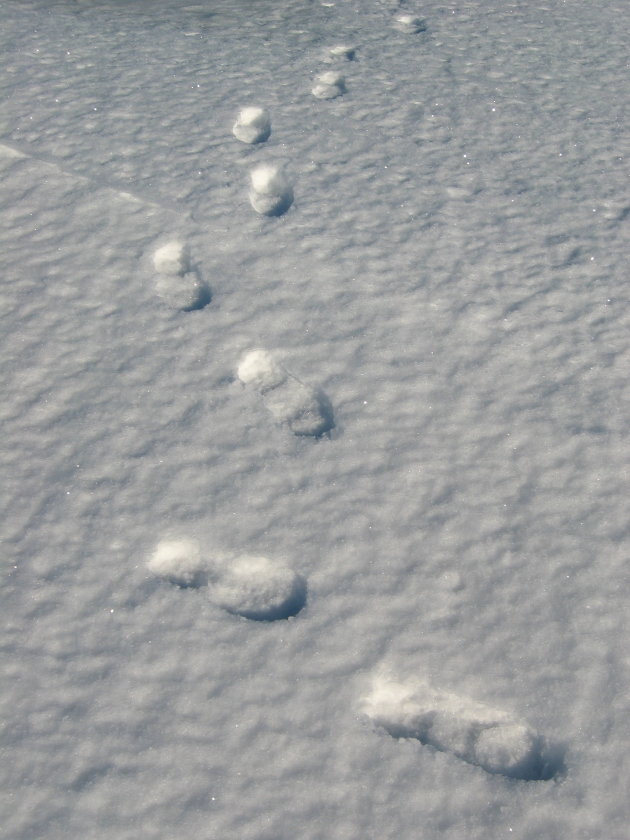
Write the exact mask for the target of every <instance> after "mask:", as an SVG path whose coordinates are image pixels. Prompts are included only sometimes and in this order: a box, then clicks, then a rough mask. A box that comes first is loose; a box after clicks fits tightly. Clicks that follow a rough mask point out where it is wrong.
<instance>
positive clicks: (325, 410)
mask: <svg viewBox="0 0 630 840" xmlns="http://www.w3.org/2000/svg"><path fill="white" fill-rule="evenodd" d="M237 375H238V378H239V379H240V381H241V382H242V383H243V384H244V385H248V386H250V387H252V388H254V389H255V390H256V391H258V393H259V394H260V395H261V397H262V400H263V402H264V404H265V406H266V407H267V409H268V410H269V412H270V413H271V414H272V415H273V417H275V418H276V420H278V421H280V422H281V423H286V424H287V425H288V426H289V428H290V429H291V431H292V432H293V434H295V435H307V436H311V437H320V436H321V435H323V434H324V433H325V432H328V431H330V430H331V429H332V428H333V426H334V421H333V417H332V410H331V408H330V405H329V403H328V400H327V399H326V397H325V396H324V395H323V394H321V393H319V392H318V391H316V390H315V389H314V388H311V387H310V386H309V385H305V384H304V383H303V382H300V380H299V379H297V377H295V376H293V374H291V373H289V372H288V371H287V370H285V369H284V368H283V367H282V366H281V365H279V364H278V363H277V362H276V361H275V359H274V358H273V357H272V355H271V354H270V353H268V352H267V351H266V350H252V351H251V352H249V353H247V354H246V355H245V356H244V357H243V358H242V359H241V362H240V364H239V366H238V369H237Z"/></svg>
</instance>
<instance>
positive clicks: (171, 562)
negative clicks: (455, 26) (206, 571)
mask: <svg viewBox="0 0 630 840" xmlns="http://www.w3.org/2000/svg"><path fill="white" fill-rule="evenodd" d="M147 566H148V568H149V570H150V571H151V572H153V574H154V575H157V576H158V577H161V578H164V579H165V580H168V581H170V582H171V583H174V584H176V585H177V586H197V585H200V584H201V583H202V578H203V562H202V559H201V550H200V548H199V544H198V543H197V541H196V540H192V539H188V538H184V537H182V538H181V539H167V540H161V541H160V542H159V543H158V544H157V545H156V547H155V549H154V551H153V554H152V555H151V556H150V557H149V559H148V561H147Z"/></svg>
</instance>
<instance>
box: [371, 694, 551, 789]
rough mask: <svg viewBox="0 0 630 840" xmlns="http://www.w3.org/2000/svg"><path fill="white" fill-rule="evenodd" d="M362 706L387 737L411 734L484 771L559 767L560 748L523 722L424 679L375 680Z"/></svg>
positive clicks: (518, 774)
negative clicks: (410, 681)
mask: <svg viewBox="0 0 630 840" xmlns="http://www.w3.org/2000/svg"><path fill="white" fill-rule="evenodd" d="M363 708H364V711H365V712H366V713H367V714H368V716H369V717H370V718H371V719H372V720H373V721H374V723H376V724H377V725H378V726H381V727H382V728H383V729H385V731H386V732H388V733H389V734H390V735H391V736H392V737H393V738H399V739H400V738H414V739H415V740H417V741H419V742H420V743H421V744H424V745H426V746H429V747H432V748H434V749H436V750H440V751H441V752H447V753H451V754H452V755H454V756H456V757H457V758H460V759H462V760H463V761H466V762H467V763H468V764H473V765H475V766H477V767H481V768H482V769H483V770H485V771H486V772H487V773H492V774H495V775H500V776H506V777H507V778H510V779H521V780H523V781H548V780H550V779H553V778H554V777H556V776H558V775H560V774H562V773H563V772H564V770H565V764H564V750H563V749H562V748H561V747H560V746H559V745H557V744H552V743H551V742H549V741H548V740H547V739H546V738H544V737H543V736H541V735H539V734H538V733H537V732H535V731H534V730H533V729H531V728H530V727H529V726H528V725H527V724H525V723H522V722H520V721H517V720H515V719H513V718H512V717H511V716H510V715H508V714H507V713H506V712H503V711H501V710H497V709H492V708H490V707H488V706H485V705H483V704H481V703H477V702H476V701H474V700H472V699H470V698H467V697H461V696H458V695H454V694H449V693H447V692H442V691H438V690H436V689H433V688H431V687H430V686H428V685H414V686H406V685H402V684H399V683H395V682H393V681H389V680H387V679H381V680H378V681H377V682H376V683H375V686H374V689H373V691H372V694H371V695H370V696H368V697H366V698H365V700H364V704H363Z"/></svg>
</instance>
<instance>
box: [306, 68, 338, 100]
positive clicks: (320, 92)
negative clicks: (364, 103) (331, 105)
mask: <svg viewBox="0 0 630 840" xmlns="http://www.w3.org/2000/svg"><path fill="white" fill-rule="evenodd" d="M345 90H346V81H345V79H344V77H343V75H342V74H341V73H337V72H336V71H334V70H327V71H326V72H325V73H320V74H319V76H317V78H316V79H315V84H314V85H313V96H316V97H317V99H335V98H336V97H337V96H341V95H342V94H344V93H345Z"/></svg>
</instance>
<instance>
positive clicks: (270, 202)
mask: <svg viewBox="0 0 630 840" xmlns="http://www.w3.org/2000/svg"><path fill="white" fill-rule="evenodd" d="M250 179H251V190H250V192H249V200H250V203H251V205H252V207H253V208H254V210H255V211H256V212H257V213H261V214H262V215H264V216H280V215H282V213H285V212H286V211H287V210H288V209H289V207H290V206H291V203H292V201H293V187H292V186H291V184H290V183H289V180H288V179H287V177H286V174H285V172H284V170H283V168H282V167H281V166H276V165H275V164H271V163H261V164H259V165H258V166H257V167H256V168H255V169H252V171H251V172H250Z"/></svg>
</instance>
